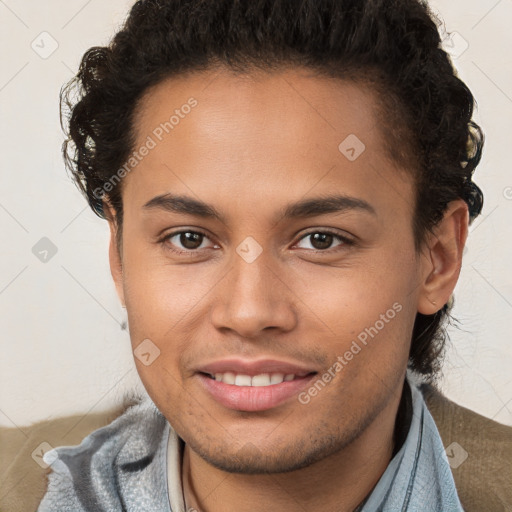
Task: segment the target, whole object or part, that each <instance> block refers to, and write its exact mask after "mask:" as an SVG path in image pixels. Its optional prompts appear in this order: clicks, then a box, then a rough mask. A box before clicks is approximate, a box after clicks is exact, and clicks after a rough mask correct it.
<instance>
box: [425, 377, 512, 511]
mask: <svg viewBox="0 0 512 512" xmlns="http://www.w3.org/2000/svg"><path fill="white" fill-rule="evenodd" d="M420 391H421V393H422V395H423V398H424V399H425V402H426V404H427V407H428V409H429V411H430V414H431V415H432V417H433V418H434V421H435V423H436V426H437V429H438V430H439V434H440V435H441V439H442V441H443V445H444V447H445V449H446V454H447V456H448V460H449V462H450V467H451V469H452V473H453V477H454V480H455V485H456V487H457V492H458V494H459V497H460V500H461V502H462V504H463V506H464V509H465V510H466V511H470V512H471V511H480V510H512V427H510V426H507V425H503V424H501V423H498V422H496V421H493V420H491V419H489V418H486V417H485V416H482V415H480V414H478V413H476V412H474V411H471V410H470V409H467V408H466V407H463V406H461V405H458V404H456V403H455V402H453V401H451V400H449V399H448V398H447V397H445V396H444V395H443V394H442V393H441V392H440V391H439V390H437V389H436V388H435V387H434V386H432V385H429V384H422V385H421V386H420Z"/></svg>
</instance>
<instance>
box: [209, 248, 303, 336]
mask: <svg viewBox="0 0 512 512" xmlns="http://www.w3.org/2000/svg"><path fill="white" fill-rule="evenodd" d="M272 258H273V257H272V255H269V254H266V253H265V251H263V252H262V253H261V254H260V256H259V257H258V258H256V259H255V260H254V261H252V262H250V263H249V262H247V261H245V260H244V259H243V258H242V257H240V256H239V255H238V254H237V253H235V254H234V255H233V258H232V260H233V261H232V265H231V269H230V270H229V272H228V273H227V275H226V276H225V277H224V279H222V281H221V282H220V283H219V284H218V285H217V287H216V288H215V295H214V296H213V297H212V299H213V301H214V305H213V308H212V309H211V321H212V324H213V325H214V326H215V327H216V328H217V329H219V330H231V331H234V332H236V333H237V334H238V335H239V336H240V337H243V338H247V339H249V338H257V337H258V335H259V334H260V333H261V332H262V331H263V330H264V329H267V330H269V329H275V330H278V331H285V332H287V331H290V330H292V329H293V328H294V327H295V325H296V323H297V312H296V308H295V304H296V303H297V302H298V300H297V298H296V297H294V294H293V291H292V286H293V285H291V284H290V283H287V282H286V275H285V272H283V270H282V268H281V270H280V268H279V267H280V264H279V262H275V261H274V262H273V261H271V259H272Z"/></svg>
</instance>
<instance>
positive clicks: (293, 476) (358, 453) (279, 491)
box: [182, 393, 403, 512]
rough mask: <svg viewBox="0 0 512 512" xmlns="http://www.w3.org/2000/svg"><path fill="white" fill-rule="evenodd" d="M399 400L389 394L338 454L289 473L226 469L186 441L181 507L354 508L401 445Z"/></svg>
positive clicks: (222, 510)
mask: <svg viewBox="0 0 512 512" xmlns="http://www.w3.org/2000/svg"><path fill="white" fill-rule="evenodd" d="M402 395H403V393H402ZM400 402H401V396H400V394H398V396H396V397H393V400H391V401H390V403H389V404H387V406H386V408H384V409H383V410H382V411H381V413H380V414H379V415H378V416H377V417H376V418H375V419H374V421H373V422H372V423H371V424H370V425H369V426H368V427H367V428H366V429H365V430H364V431H363V432H362V433H361V434H360V435H359V437H357V439H355V440H354V441H353V442H352V443H351V444H349V445H347V446H346V447H345V448H343V449H342V450H340V451H339V452H337V453H334V454H332V455H330V456H329V457H326V458H325V459H323V460H321V461H319V462H317V463H315V464H312V465H310V466H307V467H305V468H303V469H300V470H297V471H291V472H288V473H276V474H256V475H246V474H237V473H227V472H224V471H222V470H220V469H218V468H215V467H213V466H212V465H210V464H209V463H208V462H206V461H205V460H203V459H202V458H201V457H200V456H199V455H197V454H196V453H195V452H193V451H192V450H190V448H189V447H188V446H187V445H186V444H185V447H184V452H183V466H182V481H183V492H184V497H185V504H186V510H187V511H188V510H193V509H196V510H197V511H198V512H232V511H233V512H234V511H236V512H252V511H253V510H254V507H255V504H257V508H258V509H261V510H280V511H283V512H288V511H290V512H291V511H296V510H297V509H298V508H299V509H302V508H303V509H304V510H336V511H339V512H352V511H354V510H355V509H356V508H357V507H358V505H359V504H361V502H363V501H364V500H365V498H366V497H367V496H368V495H369V494H370V493H371V491H372V489H373V488H374V487H375V485H376V484H377V482H378V481H379V479H380V477H381V476H382V474H383V473H384V471H385V470H386V468H387V466H388V464H389V462H390V460H391V459H392V457H393V455H394V453H395V452H396V451H397V450H398V449H399V448H400V446H395V441H396V440H397V439H400V440H402V436H401V435H400V433H398V435H397V432H399V429H400V427H401V425H399V426H397V425H396V419H397V412H398V409H399V404H400ZM402 416H403V414H402V413H401V414H400V417H402ZM395 448H396V450H395Z"/></svg>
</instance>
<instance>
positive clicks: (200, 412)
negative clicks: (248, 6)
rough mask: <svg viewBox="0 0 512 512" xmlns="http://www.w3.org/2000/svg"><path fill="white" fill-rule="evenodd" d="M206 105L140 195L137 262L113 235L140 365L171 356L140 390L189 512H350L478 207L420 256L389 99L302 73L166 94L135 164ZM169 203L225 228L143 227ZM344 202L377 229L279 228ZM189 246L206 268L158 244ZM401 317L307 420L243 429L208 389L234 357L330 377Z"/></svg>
mask: <svg viewBox="0 0 512 512" xmlns="http://www.w3.org/2000/svg"><path fill="white" fill-rule="evenodd" d="M191 96H193V97H194V98H195V99H196V100H197V101H198V105H197V106H196V107H195V108H194V109H193V110H192V111H191V113H190V114H188V115H187V116H184V118H183V119H181V120H180V123H179V125H177V126H175V128H174V129H173V131H172V132H170V133H169V134H168V135H166V136H165V137H164V138H163V140H162V141H161V142H159V143H158V144H157V146H156V147H155V148H154V149H152V150H151V151H150V152H149V154H148V155H147V156H146V157H145V158H144V159H143V160H142V161H141V162H140V163H138V165H137V166H136V167H135V168H134V169H133V171H131V172H130V173H129V174H128V175H127V176H126V177H125V178H124V183H123V195H122V198H123V204H124V221H123V228H122V249H121V251H119V250H118V248H117V245H116V243H115V238H116V229H117V224H116V220H115V217H112V218H111V219H110V220H109V224H110V228H111V244H110V265H111V270H112V276H113V278H114V282H115V284H116V288H117V291H118V294H119V297H120V300H121V301H122V303H123V304H126V308H127V312H128V322H129V327H130V335H131V342H132V346H133V348H134V349H135V348H136V347H137V346H138V345H139V343H141V341H142V340H144V339H150V340H151V341H152V342H153V343H154V344H155V345H156V346H157V347H158V348H159V350H160V356H159V357H158V358H157V359H155V360H154V361H153V362H152V364H150V365H148V366H145V365H144V364H142V363H141V362H140V361H139V360H138V359H136V364H137V370H138V372H139V375H140V377H141V380H142V382H143V384H144V386H145V387H146V389H147V391H148V393H149V395H150V396H151V398H152V399H153V401H154V402H155V404H156V405H157V406H158V408H159V409H160V410H161V411H162V413H163V414H164V415H165V417H166V418H167V420H168V421H169V422H170V424H171V425H172V426H173V428H174V429H175V430H176V432H177V433H178V435H179V436H180V437H181V438H182V439H183V440H184V441H185V442H186V448H185V453H184V461H183V462H184V468H183V479H184V489H185V499H186V504H187V506H188V507H194V508H196V509H197V510H200V511H203V512H206V511H208V512H217V511H222V512H226V511H227V512H231V511H233V512H234V511H237V512H241V511H247V512H249V511H253V510H254V507H255V504H257V507H258V509H260V510H281V511H296V510H325V511H334V510H336V511H345V510H346V511H351V510H353V509H354V508H355V507H356V506H357V505H358V504H359V503H360V502H361V500H362V499H363V498H364V497H365V496H366V495H367V494H368V493H369V492H370V491H371V490H372V488H373V487H374V486H375V484H376V483H377V482H378V480H379V478H380V477H381V476H382V474H383V472H384V471H385V469H386V467H387V465H388V463H389V461H390V459H391V455H392V451H393V431H394V427H395V418H396V414H397V410H398V405H399V401H400V396H401V393H402V389H403V382H404V376H405V371H406V365H407V359H408V353H409V346H410V339H411V334H412V328H413V324H414V319H415V316H416V313H417V312H421V313H423V314H433V313H434V312H436V311H437V310H439V309H440V308H441V307H442V306H443V304H445V303H446V302H447V301H448V299H449V297H450V294H451V293H452V291H453V289H454V287H455V284H456V282H457V279H458V276H459V272H460V265H461V258H462V250H463V248H464V244H465V241H466V236H467V223H468V211H467V206H466V204H465V203H464V202H463V201H462V200H458V201H454V202H453V203H450V205H449V207H448V209H447V211H446V214H445V217H444V219H443V220H442V221H441V222H440V223H439V225H438V226H437V227H436V229H435V230H434V232H433V233H432V234H429V235H428V236H427V238H426V240H425V245H424V247H423V250H422V251H421V252H420V253H417V252H416V251H415V249H414V241H413V231H412V215H413V205H414V201H413V197H414V195H413V194H414V185H413V181H412V178H411V174H410V173H408V172H404V169H400V168H399V167H398V166H397V164H395V163H393V162H392V161H390V160H389V159H388V158H387V157H386V153H385V148H386V139H385V130H384V129H381V127H380V126H379V124H378V122H377V114H376V107H377V103H376V102H377V101H378V100H377V96H376V95H375V94H373V92H372V91H371V90H369V89H365V88H363V87H361V86H358V85H356V84H354V83H349V82H344V81H340V80H337V81H336V80H332V79H326V78H320V77H315V76H314V75H313V74H312V73H310V72H307V71H305V70H301V69H287V70H283V71H282V72H273V73H272V74H265V73H261V72H258V73H256V72H253V73H251V74H247V75H243V76H235V75H233V74H231V73H230V72H228V71H227V70H224V69H220V70H219V69H212V70H209V71H204V72H201V73H194V74H189V75H181V76H179V77H177V78H172V79H167V80H165V81H164V82H162V83H160V84H159V85H157V86H156V87H154V88H153V89H151V90H149V91H148V92H147V94H146V95H145V96H144V98H143V100H142V102H141V103H140V108H139V110H138V114H137V116H136V118H135V130H136V135H137V143H136V147H140V146H141V145H142V144H143V143H144V141H145V140H146V139H147V136H148V135H151V133H152V132H153V130H154V129H155V127H157V126H158V125H159V124H160V123H161V122H163V121H165V120H166V119H168V118H169V115H171V114H172V112H173V111H174V109H176V108H180V106H181V105H183V104H184V103H186V101H187V99H188V98H190V97H191ZM349 134H356V135H357V137H358V138H359V139H360V140H362V141H363V142H364V144H365V146H366V150H365V151H364V152H363V153H362V154H361V155H360V156H359V158H357V159H356V160H355V161H353V162H351V161H349V160H348V159H347V158H345V156H344V155H343V154H341V152H340V151H339V150H338V145H339V144H340V142H342V141H343V140H344V139H345V138H346V137H347V135H349ZM164 193H173V194H179V195H187V196H190V197H192V198H194V199H196V200H200V201H203V202H206V203H208V204H211V205H213V206H214V207H215V209H217V210H218V211H219V212H220V213H221V214H222V215H223V216H224V221H223V222H221V221H220V220H217V219H208V218H202V217H199V216H197V215H191V214H183V213H176V212H171V211H165V210H163V209H144V208H143V205H144V204H145V203H147V202H148V201H149V200H150V199H152V198H154V197H155V196H158V195H160V194H164ZM333 193H338V194H344V195H348V196H353V197H355V198H359V199H362V200H364V201H367V202H368V203H369V204H370V205H371V206H372V207H373V209H374V210H375V214H371V213H368V212H366V211H364V210H361V209H352V210H348V211H343V212H336V213H329V214H322V215H316V216H312V217H306V218H291V219H284V220H281V221H279V218H278V215H279V213H280V212H281V211H282V209H283V208H284V207H285V205H287V204H288V203H292V202H296V201H298V200H302V199H307V198H312V197H318V196H323V195H329V194H333ZM110 213H111V215H114V212H113V210H111V211H110ZM311 228H314V229H311ZM326 228H330V229H332V230H335V231H336V233H339V235H341V236H347V237H349V238H351V239H352V240H354V241H355V243H354V244H353V245H346V244H344V242H343V241H342V240H340V239H338V238H336V237H335V236H334V237H332V238H331V239H329V238H327V241H326V242H324V245H323V246H322V245H321V244H320V243H319V242H315V240H314V238H313V237H312V236H311V234H312V233H315V232H320V233H322V232H323V230H325V229H326ZM179 229H184V230H185V231H186V230H189V231H194V229H196V230H197V229H199V230H200V231H204V232H205V233H206V234H207V236H206V237H199V239H198V240H197V242H196V245H195V247H196V248H192V249H190V247H194V246H193V244H189V245H188V246H186V245H184V242H185V243H186V240H185V241H184V239H183V237H181V238H180V236H179V235H178V236H174V237H172V238H169V239H167V241H163V242H162V241H161V239H162V237H164V236H165V235H167V234H170V233H171V232H176V231H179ZM307 233H308V234H309V235H310V236H305V235H306V234H307ZM248 236H251V237H253V238H254V239H255V240H256V241H257V242H258V244H259V245H260V246H261V248H262V253H261V254H260V255H259V257H257V258H256V259H255V260H254V261H253V262H252V263H248V262H247V261H245V260H244V259H243V258H242V257H241V256H240V255H239V254H238V253H237V251H236V249H237V247H238V246H239V245H240V244H241V243H242V242H243V241H244V240H245V239H246V237H248ZM329 241H330V243H329ZM173 248H174V249H175V250H177V251H180V250H181V251H188V252H189V254H177V253H174V252H172V249H173ZM315 249H317V251H316V252H315ZM394 303H398V304H400V305H401V306H402V310H401V311H400V312H399V313H397V314H396V316H395V318H394V319H393V320H391V321H389V322H388V323H386V325H385V327H384V328H383V329H382V330H380V331H379V333H378V335H377V336H375V337H374V338H373V339H371V340H370V342H369V343H368V344H367V346H365V347H364V348H363V349H362V350H361V351H360V352H359V353H358V354H357V355H356V356H354V358H353V359H352V360H351V361H350V362H349V363H348V364H347V365H346V366H344V368H343V370H342V371H340V372H338V373H337V374H336V377H335V378H334V379H332V381H331V382H330V383H329V384H328V385H326V386H325V388H323V389H322V390H321V392H319V393H318V395H317V396H315V397H314V398H312V399H311V401H310V402H309V403H308V404H301V403H300V402H299V401H298V400H297V398H296V397H293V398H292V399H290V400H287V401H286V402H285V403H283V404H281V405H279V406H278V407H275V408H273V409H271V410H267V411H263V412H245V411H234V410H231V409H228V408H226V407H224V406H222V405H220V404H219V403H218V402H216V401H215V400H214V399H213V398H212V397H211V396H210V395H209V394H207V392H206V391H205V390H204V389H203V387H202V386H201V385H200V384H199V382H198V378H197V375H196V373H195V369H196V368H197V367H198V366H199V365H201V364H204V363H206V362H209V361H212V360H217V359H221V358H224V357H230V356H240V357H244V358H247V359H260V358H275V359H280V360H284V361H290V362H299V363H302V364H304V365H306V366H308V367H311V368H312V369H313V370H315V371H317V372H318V373H319V375H321V374H323V373H324V372H326V371H327V370H328V368H330V367H332V365H333V364H334V363H335V361H336V360H337V357H338V356H340V355H343V354H344V353H345V352H346V351H347V350H349V348H350V346H351V343H352V341H353V340H355V339H356V337H357V335H358V334H359V333H361V332H362V331H364V329H365V328H367V327H369V326H374V325H375V323H376V321H377V320H379V318H380V315H381V314H384V313H386V311H387V310H389V309H390V308H392V305H393V304H394Z"/></svg>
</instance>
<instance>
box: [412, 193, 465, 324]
mask: <svg viewBox="0 0 512 512" xmlns="http://www.w3.org/2000/svg"><path fill="white" fill-rule="evenodd" d="M468 225H469V211H468V206H467V204H466V202H465V201H463V200H462V199H457V200H456V201H452V202H450V203H449V205H448V208H447V210H446V212H445V214H444V216H443V219H442V220H441V221H440V222H439V223H438V224H437V225H436V226H435V227H434V229H433V230H432V233H430V234H429V237H428V240H427V244H426V251H425V255H424V256H425V258H424V260H423V261H424V265H423V267H424V268H423V271H422V282H421V291H420V294H419V298H418V312H419V313H422V314H423V315H433V314H434V313H436V312H437V311H439V310H440V309H441V308H442V307H443V306H444V305H445V304H446V303H447V302H448V301H449V299H450V296H451V294H452V292H453V290H454V288H455V285H456V284H457V281H458V279H459V275H460V269H461V265H462V251H463V250H464V245H465V243H466V239H467V236H468Z"/></svg>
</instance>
